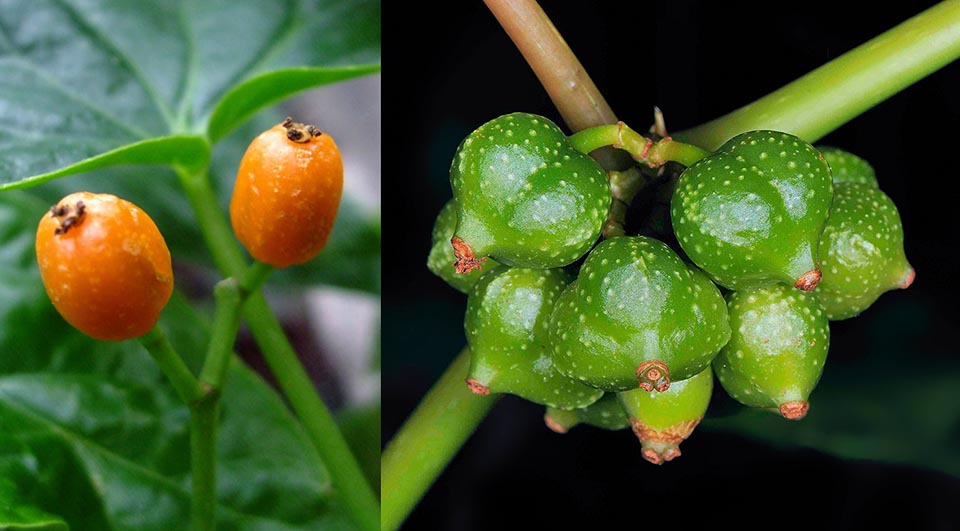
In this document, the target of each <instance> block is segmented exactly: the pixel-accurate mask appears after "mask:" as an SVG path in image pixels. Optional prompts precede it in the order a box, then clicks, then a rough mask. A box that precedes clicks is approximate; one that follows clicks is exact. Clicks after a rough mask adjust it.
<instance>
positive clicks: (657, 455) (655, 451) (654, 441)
mask: <svg viewBox="0 0 960 531" xmlns="http://www.w3.org/2000/svg"><path fill="white" fill-rule="evenodd" d="M702 419H703V417H702V416H700V417H697V418H695V419H693V420H687V421H684V422H679V423H677V424H674V425H673V426H670V427H669V428H666V429H663V430H655V429H653V428H651V427H650V426H647V425H646V424H644V423H643V421H641V420H640V419H636V418H631V419H630V427H632V428H633V433H635V434H636V436H637V438H638V439H640V444H641V445H642V447H643V450H642V452H641V454H642V455H643V458H644V459H646V460H647V461H649V462H651V463H653V464H655V465H662V464H663V463H665V462H667V461H672V460H674V459H675V458H677V457H680V455H681V453H680V446H679V445H680V443H681V442H683V440H684V439H686V438H687V437H689V436H690V434H691V433H693V430H694V429H695V428H696V427H697V424H700V421H701V420H702Z"/></svg>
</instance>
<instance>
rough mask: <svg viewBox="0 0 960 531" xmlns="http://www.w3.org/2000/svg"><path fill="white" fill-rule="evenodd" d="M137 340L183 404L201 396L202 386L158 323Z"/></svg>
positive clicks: (202, 392) (190, 402)
mask: <svg viewBox="0 0 960 531" xmlns="http://www.w3.org/2000/svg"><path fill="white" fill-rule="evenodd" d="M138 341H140V344H141V345H143V348H145V349H146V350H147V352H149V353H150V356H151V357H152V358H153V360H154V361H155V362H156V364H157V366H158V367H160V371H161V372H163V374H164V376H166V377H167V379H168V380H170V384H171V385H173V389H174V391H176V392H177V396H178V397H180V400H181V401H182V402H183V403H184V404H187V405H189V404H192V403H193V402H196V401H197V400H200V399H201V398H203V394H204V390H203V387H201V386H200V382H198V381H197V378H196V377H195V376H194V375H193V373H192V372H190V369H189V368H187V366H186V364H184V363H183V358H181V357H180V354H178V353H177V351H176V350H174V348H173V345H171V344H170V340H169V339H167V335H166V334H165V333H164V332H163V330H162V329H161V328H160V325H155V326H154V327H153V328H152V329H151V330H150V331H149V332H147V333H146V334H144V335H143V336H140V338H138Z"/></svg>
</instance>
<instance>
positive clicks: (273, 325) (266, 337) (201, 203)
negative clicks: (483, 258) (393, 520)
mask: <svg viewBox="0 0 960 531" xmlns="http://www.w3.org/2000/svg"><path fill="white" fill-rule="evenodd" d="M178 176H179V177H180V183H181V185H182V186H183V189H184V191H185V192H186V195H187V198H188V199H189V200H190V205H191V207H192V208H193V212H194V215H195V216H196V217H197V221H198V223H199V225H200V230H201V231H202V232H203V236H204V240H205V241H206V243H207V246H208V248H209V249H210V250H211V252H212V254H213V260H214V263H215V264H216V265H217V268H218V269H219V270H220V272H221V273H222V274H224V275H225V276H236V275H242V274H243V273H244V271H245V269H246V267H247V265H246V260H245V259H244V257H243V252H242V251H241V250H240V247H239V246H238V245H237V243H236V240H235V238H234V236H233V231H232V230H231V229H230V223H229V222H228V220H227V218H226V216H224V215H223V211H222V209H221V208H220V206H219V204H218V203H217V198H216V195H215V194H214V192H213V188H212V187H211V184H210V180H209V178H208V177H207V175H206V174H205V173H189V172H187V171H185V170H180V171H179V172H178ZM243 317H244V318H245V319H246V321H247V324H248V325H249V326H250V331H251V332H252V333H253V336H254V338H255V339H256V341H257V344H258V345H259V346H260V349H261V351H262V353H263V357H264V359H265V360H266V362H267V365H268V366H269V367H270V371H271V372H272V373H273V375H274V376H275V377H276V378H277V383H278V384H279V385H280V389H281V391H282V392H283V395H284V396H285V397H286V398H287V400H288V401H289V402H290V406H291V408H292V409H293V411H294V413H295V414H296V415H297V418H299V419H300V422H301V423H302V424H303V427H304V431H305V432H306V434H307V437H308V438H309V439H310V442H311V443H313V446H314V447H315V448H316V449H317V452H318V453H319V454H320V458H321V459H322V460H323V464H324V466H325V467H326V469H327V472H328V473H329V475H330V482H331V483H332V484H333V488H334V489H336V496H337V498H338V499H339V500H340V501H341V502H342V503H343V506H344V509H345V510H346V512H347V513H348V514H350V516H351V517H352V518H353V520H354V522H355V523H356V524H357V525H358V527H359V528H360V529H363V530H365V531H373V530H375V529H377V527H378V525H379V521H380V507H379V504H378V503H377V498H376V496H375V495H374V493H373V489H372V488H371V487H370V484H369V483H367V481H366V479H365V478H364V476H363V473H362V472H361V469H360V465H359V464H357V460H356V457H354V455H353V454H352V453H351V451H350V447H349V446H348V445H347V443H346V440H345V439H344V438H343V434H341V433H340V429H339V428H338V427H337V424H336V422H335V421H334V419H333V416H332V415H331V414H330V410H329V409H328V408H327V406H326V404H324V402H323V400H322V399H321V398H320V396H319V395H318V394H317V391H316V388H314V386H313V382H312V381H311V380H310V377H309V376H307V373H306V370H304V368H303V364H301V363H300V360H299V358H298V357H297V353H296V351H294V350H293V346H291V345H290V342H289V341H288V340H287V337H286V335H285V334H284V333H283V328H282V327H281V326H280V323H279V322H278V321H277V318H276V316H275V315H274V314H273V311H272V310H271V309H270V306H269V304H267V300H266V298H265V297H264V296H263V294H262V293H260V292H259V291H256V292H253V293H251V294H250V297H249V299H248V301H247V303H246V304H245V305H244V307H243Z"/></svg>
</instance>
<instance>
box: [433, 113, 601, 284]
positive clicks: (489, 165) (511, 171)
mask: <svg viewBox="0 0 960 531" xmlns="http://www.w3.org/2000/svg"><path fill="white" fill-rule="evenodd" d="M450 185H451V188H452V189H453V196H454V198H455V199H456V201H457V217H458V223H457V228H456V231H455V233H454V234H455V239H456V240H457V241H455V242H452V244H453V245H454V246H455V247H459V249H460V250H458V258H462V260H459V261H458V263H459V264H460V265H459V266H458V271H459V272H460V273H464V272H466V271H469V270H470V269H472V268H474V267H477V266H479V263H478V262H477V260H480V259H482V258H483V257H486V256H489V257H492V258H493V259H494V260H496V261H498V262H500V263H501V264H506V265H509V266H515V267H531V268H537V269H549V268H555V267H562V266H565V265H568V264H571V263H573V262H574V261H576V260H577V259H578V258H580V257H581V256H583V255H584V254H585V253H586V252H587V251H589V250H590V248H591V247H593V244H594V243H595V242H596V241H597V238H598V237H599V235H600V230H601V228H602V227H603V223H604V221H605V220H606V218H607V213H608V211H609V210H610V202H611V197H610V184H609V183H608V181H607V175H606V172H604V170H603V168H601V167H600V165H599V164H598V163H597V162H596V161H595V160H593V159H592V158H590V157H589V156H587V155H584V154H583V153H580V152H579V151H577V150H575V149H574V148H573V145H572V144H571V143H570V142H569V140H568V139H567V137H566V136H565V135H564V134H563V131H561V130H560V128H559V127H557V125H556V124H554V123H553V122H551V121H550V120H548V119H546V118H544V117H542V116H536V115H533V114H527V113H513V114H507V115H504V116H500V117H498V118H495V119H493V120H491V121H489V122H487V123H485V124H483V125H482V126H480V127H479V128H477V129H476V130H475V131H473V132H472V133H470V135H469V136H467V137H466V138H465V139H464V140H463V142H462V143H461V144H460V147H459V148H458V149H457V154H456V156H455V157H454V159H453V162H452V164H451V166H450Z"/></svg>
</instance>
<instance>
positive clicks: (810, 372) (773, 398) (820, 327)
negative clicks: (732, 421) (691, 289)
mask: <svg viewBox="0 0 960 531" xmlns="http://www.w3.org/2000/svg"><path fill="white" fill-rule="evenodd" d="M727 307H728V308H729V310H730V328H731V329H733V335H732V336H731V337H730V342H729V343H727V345H726V346H725V347H723V350H721V351H720V355H719V356H717V359H715V360H713V370H714V371H715V372H716V373H717V377H718V378H719V379H720V383H721V384H722V385H723V388H724V389H725V390H726V391H727V393H728V394H729V395H730V396H732V397H733V398H734V399H736V400H737V401H738V402H740V403H742V404H745V405H747V406H752V407H762V408H774V409H776V410H778V411H779V412H780V414H781V415H783V416H784V417H785V418H788V419H791V420H799V419H801V418H803V417H804V416H805V415H806V414H807V410H808V409H809V407H810V404H809V402H808V401H807V399H808V398H809V396H810V392H811V391H813V388H814V387H816V385H817V382H818V381H819V380H820V374H821V373H822V372H823V364H824V362H825V361H826V359H827V349H828V347H829V345H830V327H829V324H828V322H827V315H826V313H825V312H824V311H823V309H822V308H821V307H820V305H819V304H818V303H817V300H816V297H815V296H814V295H812V294H806V293H802V292H800V291H797V290H795V289H791V288H790V287H788V286H784V285H776V286H771V287H769V288H761V289H757V290H750V291H740V292H735V293H730V294H728V295H727Z"/></svg>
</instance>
